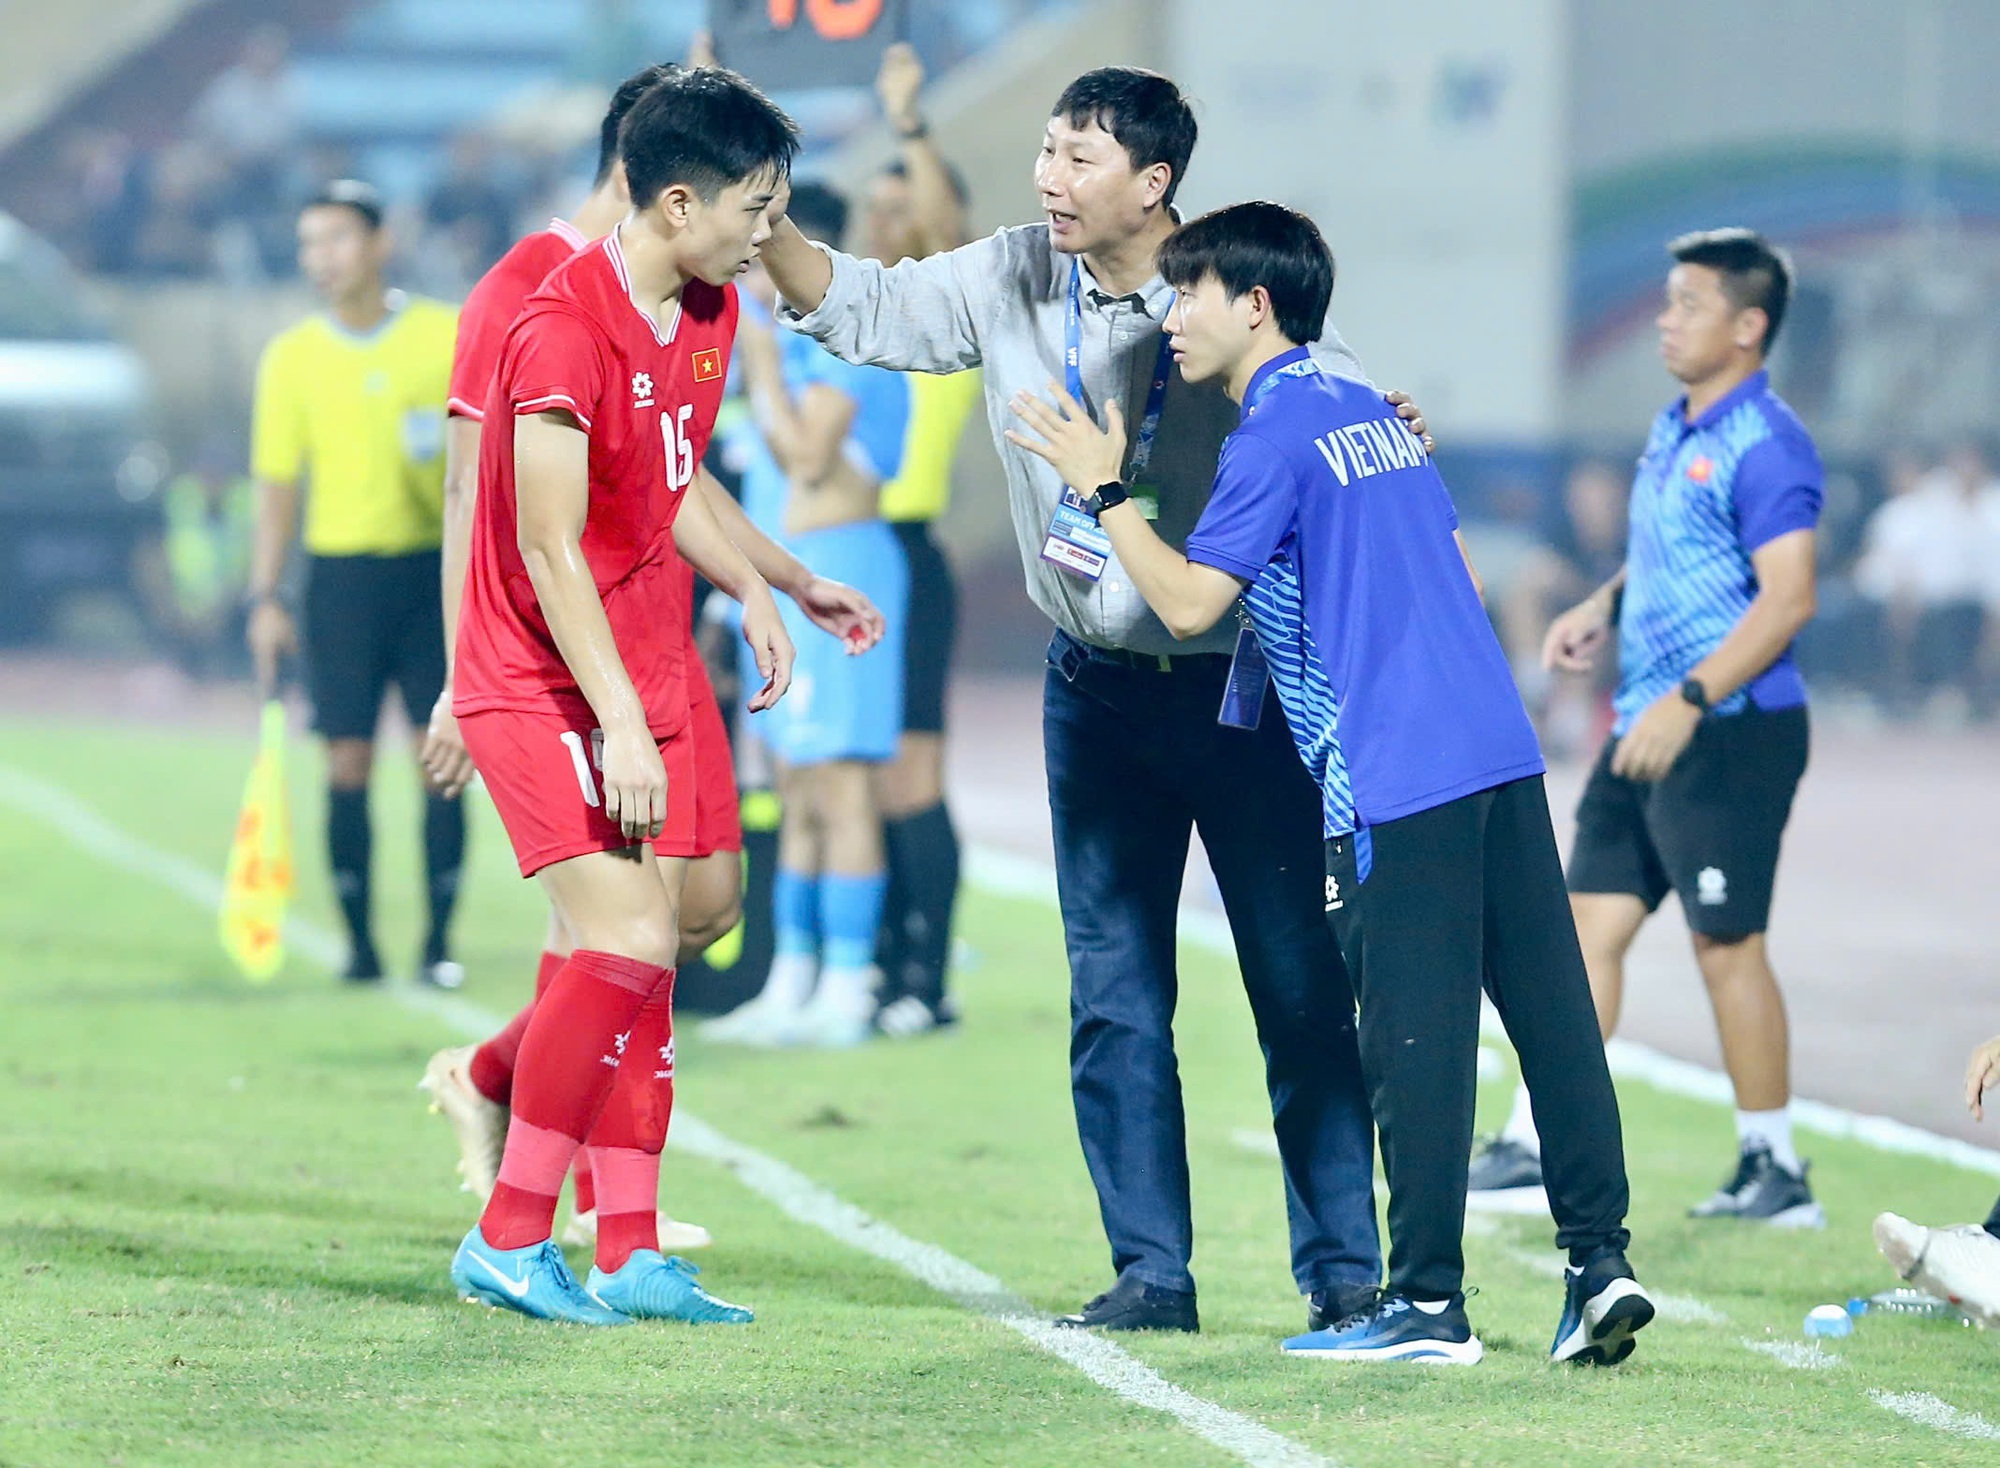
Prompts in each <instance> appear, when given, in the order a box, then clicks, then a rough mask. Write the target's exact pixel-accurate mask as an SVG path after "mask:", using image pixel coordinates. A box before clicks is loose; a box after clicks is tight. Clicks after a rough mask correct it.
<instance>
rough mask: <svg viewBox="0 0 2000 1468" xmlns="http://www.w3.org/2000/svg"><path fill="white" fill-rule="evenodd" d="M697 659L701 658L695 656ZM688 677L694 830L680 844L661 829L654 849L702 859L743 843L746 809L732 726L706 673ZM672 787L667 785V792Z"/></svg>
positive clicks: (691, 671)
mask: <svg viewBox="0 0 2000 1468" xmlns="http://www.w3.org/2000/svg"><path fill="white" fill-rule="evenodd" d="M695 661H697V662H699V659H698V658H697V659H695ZM695 678H696V675H695V673H694V672H693V670H692V669H690V672H689V683H688V694H689V698H688V734H689V736H690V737H691V738H692V739H693V740H694V835H693V838H692V839H691V840H690V841H688V842H687V843H685V845H681V846H676V844H675V843H673V842H671V841H669V840H668V839H667V835H666V833H665V832H661V834H660V839H659V840H657V841H655V842H654V843H653V849H654V850H655V851H657V852H659V854H660V855H661V856H686V857H692V858H693V859H695V860H696V861H699V860H700V859H701V858H702V857H704V856H712V855H714V854H715V853H716V852H718V851H730V852H740V851H741V850H742V849H743V812H742V810H741V808H740V807H739V805H738V804H737V795H736V762H735V760H734V759H732V758H731V757H730V749H729V726H728V724H726V723H725V722H724V721H723V718H722V705H721V704H720V703H719V702H717V700H716V697H715V690H714V689H713V688H712V687H710V686H709V682H708V677H707V675H706V674H705V673H704V674H701V675H699V678H700V681H699V683H697V682H696V681H695ZM671 794H672V792H671V791H669V798H671Z"/></svg>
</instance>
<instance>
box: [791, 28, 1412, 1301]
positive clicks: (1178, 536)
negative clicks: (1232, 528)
mask: <svg viewBox="0 0 2000 1468" xmlns="http://www.w3.org/2000/svg"><path fill="white" fill-rule="evenodd" d="M1194 141H1195V123H1194V117H1193V114H1192V113H1191V112H1190V111H1189V110H1188V106H1187V103H1186V101H1185V100H1184V99H1183V98H1182V96H1181V94H1180V91H1179V89H1178V88H1177V87H1175V86H1174V84H1173V83H1172V82H1171V81H1169V80H1167V79H1166V78H1165V77H1162V76H1159V75H1157V74H1155V73H1152V72H1147V71H1141V70H1137V69H1134V68H1129V67H1109V68H1104V69H1102V70H1098V71H1093V72H1089V73H1086V74H1085V75H1084V76H1082V77H1079V78H1078V79H1077V80H1076V81H1075V82H1073V83H1071V84H1070V86H1069V87H1068V88H1067V89H1066V90H1065V91H1064V93H1063V95H1062V97H1061V98H1060V99H1059V100H1058V101H1057V103H1056V106H1055V110H1054V113H1053V115H1052V116H1051V118H1050V120H1049V124H1048V129H1047V132H1046V134H1045V136H1044V139H1043V144H1042V151H1041V155H1040V159H1039V161H1038V163H1037V165H1036V171H1035V180H1036V186H1037V188H1038V190H1039V192H1040V194H1041V197H1042V202H1043V205H1044V209H1045V213H1046V219H1045V221H1044V222H1043V223H1041V224H1033V225H1022V226H1019V227H1017V228H1013V229H1004V230H1001V231H1000V232H999V233H997V234H995V235H993V236H992V237H991V238H988V239H984V240H979V241H976V242H974V243H972V244H969V245H965V246H963V247H962V248H960V249H957V250H953V251H950V252H948V253H945V254H941V255H933V256H931V257H929V258H927V259H924V260H906V261H904V262H902V263H901V264H899V265H896V266H893V267H887V268H885V267H884V266H882V265H880V264H878V263H876V262H873V261H867V260H857V259H854V258H852V257H850V256H847V255H842V254H839V253H837V252H833V251H824V250H822V249H821V248H819V247H816V246H814V245H811V244H809V243H808V242H807V241H806V240H805V239H804V237H803V236H802V235H800V234H799V233H798V231H797V230H796V229H794V228H793V227H792V226H791V225H790V224H789V223H785V224H781V225H780V226H779V228H778V230H777V232H776V233H775V234H774V236H773V238H772V239H771V241H770V242H769V243H768V244H767V245H765V247H764V250H763V258H764V263H765V266H766V267H767V268H768V269H769V271H770V273H771V276H772V278H773V279H774V280H775V281H776V282H777V285H778V289H779V291H780V293H781V294H782V295H783V296H784V298H785V301H786V302H787V303H788V306H789V307H791V308H794V309H789V310H788V311H787V312H786V313H785V315H786V319H787V320H788V323H789V324H791V325H793V326H795V327H796V328H797V329H798V330H801V331H804V332H806V333H807V334H809V335H811V336H813V337H815V338H817V339H818V340H819V341H820V342H822V343H823V344H824V345H825V346H826V347H827V348H829V349H830V350H831V351H832V352H834V354H835V355H837V356H840V357H843V358H845V359H847V360H848V361H852V362H866V363H873V364H876V365H879V366H883V367H891V368H895V369H898V370H902V371H915V372H956V371H959V370H961V369H963V368H968V367H982V366H983V367H984V368H985V387H986V406H987V416H988V418H989V420H990V421H991V423H992V426H993V431H994V437H995V440H996V443H997V445H998V447H999V450H1000V458H1001V461H1002V463H1003V464H1004V465H1005V467H1006V473H1007V487H1008V498H1009V502H1010V505H1011V509H1012V513H1013V519H1014V531H1015V536H1016V538H1017V539H1018V540H1019V542H1020V546H1021V558H1022V562H1023V564H1024V566H1025V567H1026V570H1027V576H1028V590H1029V594H1030V595H1032V596H1033V597H1034V600H1035V604H1036V605H1037V606H1039V607H1041V609H1042V610H1043V611H1044V612H1046V613H1047V614H1048V615H1049V617H1050V619H1051V620H1052V621H1054V622H1055V624H1056V629H1057V630H1056V633H1055V636H1054V639H1053V641H1052V642H1051V643H1050V645H1049V656H1048V672H1047V675H1046V679H1045V687H1044V706H1043V722H1044V737H1045V744H1046V757H1047V762H1048V782H1049V803H1050V807H1051V813H1052V816H1053V824H1054V830H1055V847H1056V874H1057V884H1058V887H1059V890H1060V894H1061V899H1062V912H1063V929H1064V935H1065V938H1066V940H1067V944H1068V949H1069V961H1070V975H1071V1000H1070V1008H1071V1042H1070V1065H1071V1084H1072V1090H1073V1092H1074V1096H1075V1101H1076V1116H1077V1130H1078V1134H1079V1136H1080V1138H1081V1141H1082V1144H1083V1154H1084V1159H1085V1162H1086V1164H1087V1165H1088V1167H1089V1169H1090V1175H1091V1180H1092V1181H1093V1182H1094V1183H1095V1184H1096V1187H1097V1196H1098V1202H1099V1207H1100V1211H1101V1214H1102V1217H1103V1222H1104V1229H1105V1233H1106V1235H1107V1237H1108V1239H1109V1242H1110V1245H1111V1255H1112V1266H1113V1269H1114V1270H1115V1271H1116V1274H1117V1279H1116V1283H1115V1284H1114V1286H1113V1288H1112V1289H1111V1290H1110V1291H1108V1292H1107V1293H1105V1294H1103V1295H1100V1296H1098V1297H1097V1298H1096V1299H1094V1300H1092V1301H1091V1302H1090V1304H1089V1305H1087V1306H1086V1307H1085V1308H1084V1309H1083V1310H1082V1311H1081V1312H1080V1313H1078V1314H1076V1315H1071V1316H1065V1317H1064V1318H1063V1323H1066V1324H1071V1325H1086V1326H1103V1327H1105V1328H1108V1329H1144V1328H1155V1329H1180V1330H1194V1329H1197V1328H1198V1324H1197V1314H1196V1309H1195V1295H1194V1277H1193V1275H1192V1274H1191V1273H1190V1272H1189V1260H1190V1257H1191V1255H1192V1253H1193V1248H1194V1236H1193V1223H1192V1219H1191V1215H1190V1210H1189V1200H1188V1172H1187V1153H1186V1140H1185V1127H1184V1120H1183V1113H1182V1106H1181V1093H1180V1078H1179V1073H1178V1068H1177V1065H1176V1062H1175V1058H1174V1051H1173V1034H1172V1024H1173V1014H1174V1001H1175V995H1176V992H1177V987H1178V983H1179V977H1178V974H1177V971H1176V965H1175V915H1176V909H1177V906H1178V900H1179V892H1180V884H1181V874H1182V871H1183V869H1184V867H1185V866H1186V861H1187V850H1188V840H1189V835H1190V832H1191V831H1199V832H1200V834H1201V839H1202V844H1203V846H1204V847H1205V848H1206V850H1207V853H1208V857H1209V863H1210V865H1211V867H1212V868H1213V869H1214V871H1215V875H1216V880H1217V883H1218V885H1219V887H1220V889H1221V892H1222V899H1223V904H1224V907H1225V908H1226V909H1227V911H1228V914H1229V921H1230V927H1231V931H1232V933H1233V934H1234V937H1235V943H1236V951H1237V956H1238V958H1239V960H1240V962H1241V965H1242V970H1243V982H1244V988H1245V989H1246V991H1247V992H1248V995H1249V998H1250V1004H1251V1009H1252V1012H1253V1014H1254V1015H1255V1018H1256V1023H1257V1034H1258V1039H1259V1042H1260V1044H1261V1046H1262V1049H1263V1052H1264V1057H1265V1070H1266V1079H1267V1081H1268V1085H1269V1090H1270V1095H1271V1106H1272V1114H1273V1120H1274V1125H1275V1128H1276V1132H1277V1139H1278V1145H1279V1150H1280V1153H1281V1155H1282V1158H1283V1165H1284V1175H1285V1187H1286V1202H1287V1205H1288V1211H1289V1216H1290V1219H1291V1234H1292V1264H1293V1272H1294V1276H1295V1277H1296V1279H1297V1281H1298V1284H1299V1288H1300V1290H1301V1291H1302V1292H1304V1293H1305V1294H1307V1295H1308V1296H1309V1297H1310V1299H1311V1308H1310V1312H1309V1314H1310V1316H1311V1317H1312V1320H1313V1323H1314V1326H1315V1328H1316V1327H1317V1325H1319V1324H1324V1323H1327V1322H1328V1321H1330V1320H1332V1319H1335V1318H1339V1317H1340V1316H1342V1315H1345V1314H1346V1313H1347V1312H1348V1310H1349V1308H1350V1307H1351V1306H1353V1305H1355V1304H1358V1303H1359V1302H1360V1301H1361V1299H1362V1298H1363V1296H1364V1295H1365V1293H1366V1292H1367V1291H1370V1290H1372V1289H1373V1288H1374V1287H1375V1286H1376V1285H1377V1284H1378V1282H1379V1280H1380V1275H1381V1258H1380V1252H1379V1246H1378V1243H1377V1240H1376V1232H1375V1217H1374V1200H1373V1165H1374V1163H1373V1130H1372V1123H1371V1121H1370V1117H1369V1113H1368V1104H1367V1098H1366V1095H1365V1093H1364V1091H1363V1087H1362V1082H1361V1073H1360V1062H1359V1057H1358V1055H1357V1053H1356V1049H1355V1037H1354V999H1353V994H1352V991H1351V990H1350V989H1349V987H1348V983H1347V977H1346V973H1345V970H1344V969H1343V968H1342V966H1341V960H1340V955H1339V952H1338V951H1337V950H1336V949H1335V947H1334V945H1333V942H1332V940H1331V938H1330V937H1329V936H1328V932H1327V929H1326V925H1325V923H1324V922H1323V921H1322V918H1321V912H1320V907H1321V892H1322V886H1323V876H1324V874H1323V872H1322V870H1321V867H1322V855H1321V845H1320V829H1319V800H1318V795H1317V793H1316V791H1315V790H1314V788H1313V786H1312V783H1311V781H1310V779H1309V778H1308V777H1307V775H1306V773H1305V770H1304V767H1303V766H1302V765H1301V764H1300V763H1299V761H1298V758H1297V756H1296V755H1295V754H1294V753H1293V751H1292V748H1291V744H1290V741H1289V739H1288V737H1287V735H1286V732H1285V724H1284V716H1283V714H1282V713H1281V712H1280V711H1279V709H1278V707H1277V703H1276V700H1275V698H1273V697H1271V696H1270V695H1269V694H1268V693H1267V694H1266V696H1265V698H1264V701H1263V704H1262V707H1261V716H1260V717H1259V718H1258V719H1257V724H1256V727H1255V728H1254V729H1245V728H1240V727H1226V726H1224V725H1222V724H1221V723H1219V722H1218V719H1217V712H1218V709H1219V708H1220V706H1221V703H1222V693H1223V686H1224V683H1225V681H1226V677H1227V672H1228V666H1229V653H1230V652H1231V650H1232V648H1233V647H1234V643H1235V634H1234V632H1233V630H1232V629H1228V628H1225V629H1223V630H1220V631H1218V632H1214V633H1211V634H1209V635H1208V636H1207V637H1205V638H1202V639H1199V640H1196V641H1192V642H1188V643H1177V642H1176V641H1175V640H1174V638H1173V636H1172V634H1171V633H1169V632H1168V631H1167V629H1166V627H1165V626H1164V625H1163V624H1162V623H1161V622H1160V621H1159V619H1158V618H1157V617H1155V616H1154V615H1153V613H1152V612H1151V611H1150V610H1149V609H1148V608H1147V606H1146V604H1145V602H1144V600H1143V599H1142V598H1141V597H1140V596H1139V594H1138V593H1137V592H1136V591H1134V590H1133V588H1132V585H1131V582H1130V581H1129V580H1128V579H1127V578H1126V576H1125V573H1124V571H1123V569H1122V568H1121V567H1120V566H1119V564H1118V561H1117V558H1116V557H1115V556H1112V555H1110V554H1109V552H1108V550H1105V549H1104V548H1103V546H1102V542H1099V541H1095V540H1094V539H1093V532H1094V531H1095V525H1094V522H1092V521H1091V520H1090V517H1089V515H1088V514H1087V512H1085V511H1083V510H1081V509H1079V507H1078V506H1077V505H1076V503H1075V502H1074V501H1072V502H1071V503H1070V504H1069V506H1068V508H1067V509H1064V508H1063V506H1064V489H1063V485H1062V483H1061V481H1060V480H1059V478H1058V477H1057V475H1056V473H1055V471H1054V470H1053V469H1051V468H1050V467H1049V466H1048V465H1047V464H1045V463H1044V462H1043V461H1042V460H1040V459H1039V458H1036V457H1035V456H1034V455H1032V454H1030V453H1028V452H1026V451H1025V450H1023V449H1021V448H1018V447H1016V446H1015V445H1013V444H1012V443H1009V442H1008V441H1007V439H1006V437H1005V434H1006V430H1007V428H1008V427H1009V426H1010V425H1011V423H1012V421H1013V414H1012V411H1011V409H1010V407H1009V403H1010V402H1011V400H1012V399H1013V398H1014V397H1015V395H1016V394H1020V393H1029V394H1034V393H1040V392H1041V391H1042V390H1043V389H1044V388H1045V387H1046V386H1047V384H1049V383H1050V382H1051V381H1054V382H1058V383H1064V382H1067V383H1068V384H1069V386H1070V388H1071V390H1072V392H1074V393H1075V395H1076V396H1077V397H1078V398H1079V400H1080V401H1082V402H1084V403H1085V404H1086V405H1087V406H1088V407H1089V409H1090V411H1091V412H1092V413H1093V414H1096V415H1099V416H1101V414H1102V410H1103V407H1104V405H1105V404H1106V403H1108V402H1111V401H1114V400H1115V401H1117V402H1119V403H1120V404H1121V405H1123V408H1124V411H1125V415H1126V420H1127V422H1128V423H1129V424H1130V425H1131V427H1132V434H1131V437H1132V440H1133V449H1132V463H1131V465H1130V467H1129V468H1128V472H1127V475H1126V478H1127V480H1128V481H1129V482H1131V483H1132V485H1133V495H1134V497H1135V498H1138V499H1140V500H1141V501H1142V502H1150V503H1151V504H1152V505H1154V506H1156V507H1157V524H1158V528H1159V531H1160V533H1161V535H1162V536H1163V537H1165V538H1166V539H1167V540H1168V541H1170V542H1171V543H1173V544H1174V545H1176V546H1178V545H1180V544H1181V543H1182V542H1183V541H1184V540H1185V539H1186V537H1187V534H1188V532H1189V531H1191V530H1192V529H1193V528H1194V525H1195V522H1196V521H1197V520H1198V519H1199V518H1200V515H1201V511H1202V507H1203V506H1204V505H1205V504H1206V503H1207V501H1208V494H1209V488H1210V485H1211V483H1212V481H1213V479H1214V476H1215V464H1216V457H1217V454H1218V453H1219V452H1220V449H1221V445H1222V440H1223V439H1224V437H1225V436H1227V435H1228V434H1229V433H1230V432H1231V431H1232V430H1233V429H1234V428H1235V427H1236V424H1237V421H1238V417H1239V410H1238V408H1237V406H1236V405H1235V404H1234V403H1232V402H1230V401H1229V399H1228V398H1227V396H1225V395H1224V393H1223V392H1222V391H1221V390H1220V389H1219V388H1217V387H1215V386H1213V385H1208V384H1204V385H1201V386H1189V385H1188V384H1187V383H1185V382H1183V381H1181V380H1180V377H1179V374H1178V373H1176V372H1174V371H1173V370H1172V362H1171V359H1170V358H1169V357H1168V356H1167V355H1166V354H1165V352H1164V351H1163V346H1164V342H1165V338H1164V336H1163V334H1162V332H1161V324H1162V322H1164V320H1165V319H1166V314H1167V309H1168V306H1169V305H1170V303H1171V300H1172V291H1171V290H1170V289H1169V288H1168V287H1167V285H1166V284H1165V282H1163V281H1162V280H1161V279H1160V277H1159V275H1158V273H1157V271H1156V270H1155V268H1154V263H1153V262H1154V254H1155V252H1156V251H1157V249H1158V248H1159V245H1160V243H1161V242H1162V241H1163V240H1165V239H1166V237H1167V236H1168V235H1170V234H1171V233H1172V232H1173V229H1174V219H1173V214H1172V201H1173V194H1174V189H1175V187H1176V186H1177V185H1178V183H1179V182H1180V179H1181V176H1182V174H1183V173H1184V172H1185V170H1186V167H1187V161H1188V158H1189V155H1190V154H1191V153H1192V151H1193V148H1194ZM1315 350H1317V351H1320V352H1321V354H1322V359H1323V361H1324V362H1325V364H1326V365H1327V366H1328V367H1329V368H1330V369H1331V370H1333V371H1336V372H1339V373H1342V374H1344V375H1347V376H1352V377H1360V376H1361V368H1360V364H1359V363H1358V362H1357V361H1356V360H1355V358H1354V356H1353V354H1352V353H1350V352H1349V351H1348V350H1347V348H1346V346H1345V344H1344V343H1342V342H1341V340H1340V337H1339V335H1338V334H1337V333H1335V332H1333V331H1331V330H1329V331H1328V332H1327V334H1326V338H1325V341H1324V342H1323V343H1322V345H1321V347H1319V348H1316V349H1315ZM1404 411H1405V413H1406V416H1413V415H1414V409H1410V408H1406V409H1405V410H1404ZM1149 420H1150V421H1151V422H1152V423H1153V424H1154V428H1153V431H1152V432H1150V433H1149V431H1148V427H1147V424H1148V421H1149ZM1416 426H1417V427H1418V429H1419V430H1421V420H1417V423H1416ZM1149 440H1150V442H1149ZM1093 573H1095V574H1093Z"/></svg>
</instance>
